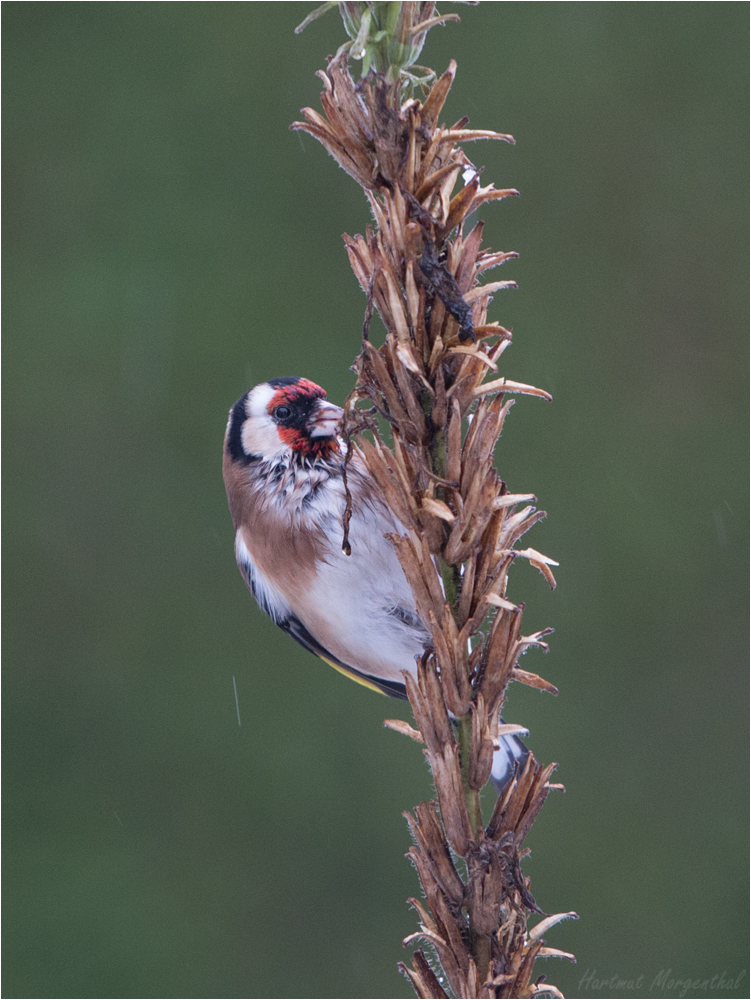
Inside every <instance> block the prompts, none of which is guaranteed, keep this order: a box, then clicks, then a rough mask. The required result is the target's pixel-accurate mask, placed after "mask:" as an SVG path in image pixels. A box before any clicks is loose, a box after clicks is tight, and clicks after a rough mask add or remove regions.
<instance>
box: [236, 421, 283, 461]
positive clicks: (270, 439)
mask: <svg viewBox="0 0 751 1000" xmlns="http://www.w3.org/2000/svg"><path fill="white" fill-rule="evenodd" d="M242 442H243V450H244V451H245V454H246V455H262V456H263V457H264V458H272V457H274V456H276V455H283V454H284V453H285V452H286V451H289V446H288V445H286V444H284V442H283V441H281V440H280V439H279V434H278V433H277V430H276V427H275V426H274V424H272V423H271V422H270V421H265V420H264V421H262V420H246V421H245V424H244V426H243V429H242Z"/></svg>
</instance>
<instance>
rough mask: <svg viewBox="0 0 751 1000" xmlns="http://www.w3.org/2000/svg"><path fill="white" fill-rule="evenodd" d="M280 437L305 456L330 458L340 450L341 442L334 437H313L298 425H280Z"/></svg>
mask: <svg viewBox="0 0 751 1000" xmlns="http://www.w3.org/2000/svg"><path fill="white" fill-rule="evenodd" d="M278 430H279V437H280V438H281V439H282V441H284V443H285V444H288V445H289V446H290V448H291V449H292V450H293V451H296V452H297V453H298V454H299V455H302V456H303V458H323V459H329V458H331V456H332V455H334V454H336V452H338V451H339V442H338V441H337V440H336V438H333V437H319V438H311V437H309V436H308V435H307V434H306V433H305V431H300V430H298V429H297V428H296V427H280V428H279V429H278Z"/></svg>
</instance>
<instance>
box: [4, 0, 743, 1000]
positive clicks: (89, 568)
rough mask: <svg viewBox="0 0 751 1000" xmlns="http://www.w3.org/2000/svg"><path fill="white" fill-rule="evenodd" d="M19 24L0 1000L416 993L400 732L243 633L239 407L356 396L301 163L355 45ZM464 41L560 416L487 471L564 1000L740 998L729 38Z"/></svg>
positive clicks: (739, 337)
mask: <svg viewBox="0 0 751 1000" xmlns="http://www.w3.org/2000/svg"><path fill="white" fill-rule="evenodd" d="M3 6H4V11H3V13H4V18H3V22H4V24H3V26H4V29H5V30H4V47H3V54H4V56H5V63H4V112H5V117H4V140H5V143H4V154H5V155H4V167H5V185H4V210H5V211H4V253H3V264H4V278H5V282H4V291H5V295H4V302H3V307H4V308H3V318H4V321H5V322H4V334H5V337H4V341H5V365H4V369H3V374H4V378H3V390H4V391H3V417H4V431H5V434H4V439H5V454H4V471H5V486H6V489H5V519H4V526H5V536H4V541H5V545H4V556H5V559H4V580H5V605H4V625H5V630H4V631H5V648H4V652H5V670H4V683H3V693H4V700H3V707H4V712H3V721H4V729H3V737H4V739H3V748H4V805H5V813H4V821H5V822H4V832H5V836H4V860H5V880H4V890H5V891H4V902H5V910H4V916H5V921H4V959H5V962H4V972H5V981H4V990H3V995H4V996H8V997H11V996H13V997H286V998H294V997H408V996H410V995H411V990H410V988H409V986H408V984H407V983H406V982H405V981H404V980H402V979H401V978H400V977H399V976H398V974H397V972H396V969H395V964H396V962H397V961H398V960H399V959H401V958H404V957H406V956H405V953H404V951H403V949H402V948H401V945H400V942H401V939H402V937H403V936H404V935H406V934H408V933H410V932H411V931H412V930H414V929H415V926H416V924H415V916H414V914H413V913H411V912H410V911H409V910H408V908H407V905H406V902H405V900H406V898H407V897H408V896H410V895H413V894H415V893H416V892H417V891H418V887H417V880H416V876H415V874H414V872H413V871H412V869H411V868H410V866H409V864H408V863H407V861H406V860H405V859H404V856H403V855H404V852H405V851H406V850H407V848H408V847H409V843H410V841H409V836H408V832H407V828H406V825H405V823H404V820H403V819H402V817H401V812H402V810H404V809H406V808H409V807H411V806H412V805H414V804H416V803H417V802H419V801H420V800H421V799H423V798H425V797H427V796H429V795H430V793H431V786H430V781H429V775H428V772H427V770H426V767H425V765H424V763H423V760H422V756H421V753H420V751H419V749H418V747H416V746H415V745H414V744H412V743H411V742H410V741H408V740H405V739H403V738H402V737H400V736H398V735H396V734H394V733H392V732H388V731H384V730H383V729H382V728H381V722H382V720H383V718H384V717H386V716H393V715H395V714H402V716H404V717H406V713H407V712H408V709H406V708H405V707H404V706H403V705H401V704H397V703H395V702H386V701H385V700H384V699H381V698H378V697H376V696H375V695H373V694H370V693H368V692H366V691H365V690H364V689H362V688H360V687H358V686H356V685H354V684H351V683H349V682H346V681H345V680H344V679H342V678H341V677H340V676H339V675H338V674H336V673H335V672H334V671H333V670H331V669H329V668H328V667H327V666H325V665H324V664H322V663H320V662H319V661H316V660H315V659H313V658H312V657H311V656H309V655H308V654H306V653H305V652H304V651H303V650H302V649H300V648H298V647H297V646H296V645H295V644H294V643H293V642H292V641H291V640H290V639H288V638H287V637H286V636H285V635H283V634H282V632H281V631H279V630H277V629H276V628H275V627H274V626H273V625H272V624H271V623H270V622H269V621H267V620H266V619H265V618H264V617H263V616H262V615H261V613H260V612H259V611H258V610H257V609H256V608H255V605H254V603H253V601H252V599H251V598H250V596H249V595H248V593H247V592H246V590H245V588H244V586H243V584H242V581H241V579H240V576H239V574H238V572H237V570H236V568H235V564H234V558H233V551H232V542H233V539H232V528H231V523H230V518H229V514H228V511H227V506H226V500H225V496H224V488H223V485H222V480H221V473H220V458H221V455H220V453H221V441H222V435H223V433H224V426H225V421H226V415H227V410H228V409H229V407H230V405H231V404H232V403H233V402H234V401H235V400H236V399H237V398H238V396H240V395H241V393H243V392H244V391H245V390H246V389H248V388H249V387H251V386H252V385H254V384H255V383H256V382H259V381H262V380H264V379H266V378H269V377H271V376H274V375H286V374H304V375H306V376H308V377H309V378H311V379H313V380H315V381H316V382H319V383H321V384H323V385H324V386H326V387H327V388H328V390H329V395H330V397H331V398H332V399H333V400H335V401H337V402H341V401H342V400H343V398H344V397H345V395H346V394H347V392H348V391H349V389H350V388H351V386H352V381H353V376H352V373H351V372H350V371H349V365H350V364H351V361H352V359H353V357H354V354H355V353H356V351H357V349H358V343H359V331H360V324H361V320H362V313H363V307H364V299H363V296H362V294H361V292H360V290H359V288H358V287H357V284H356V282H355V280H354V278H353V276H352V275H351V273H350V270H349V267H348V264H347V260H346V256H345V253H344V251H343V248H342V243H341V233H342V232H344V231H347V232H349V233H353V232H357V231H362V230H363V228H364V226H365V224H366V222H367V221H368V211H367V208H366V204H365V201H364V198H363V196H362V193H361V192H360V190H359V189H358V188H357V187H356V185H355V183H354V182H353V181H352V180H350V178H348V177H347V176H346V175H345V174H344V173H343V172H342V171H341V170H339V169H338V168H337V167H336V165H335V164H334V162H333V161H332V160H331V159H329V158H328V157H327V156H326V155H325V153H324V152H323V150H322V149H321V148H320V147H318V145H317V144H316V143H315V142H314V141H313V140H312V139H309V138H308V137H307V136H300V135H299V134H293V133H291V132H289V131H288V127H287V126H288V124H289V123H290V122H291V121H292V120H293V119H295V118H298V117H299V109H300V108H301V107H302V106H303V105H313V106H316V105H317V100H318V93H319V91H320V84H319V81H318V80H316V79H315V78H314V72H315V70H316V68H318V67H319V66H321V65H322V64H323V61H324V57H325V55H326V54H327V53H331V52H333V51H334V50H335V49H336V47H337V46H338V45H339V44H340V42H341V41H342V40H343V38H344V34H343V29H342V25H341V23H340V20H339V18H338V15H337V14H335V13H334V14H329V15H327V17H326V18H324V19H323V20H321V21H319V22H316V23H315V24H313V25H312V26H311V27H310V28H309V29H308V30H307V31H306V32H305V34H303V35H302V36H299V37H296V36H295V35H293V28H294V27H295V25H296V24H297V23H298V22H299V21H300V20H302V18H303V17H304V15H305V14H306V13H307V11H308V10H309V9H310V5H309V4H307V3H284V4H282V3H275V4H271V3H252V4H251V3H169V4H167V3H64V4H63V3H16V2H6V3H5V4H4V5H3ZM457 9H458V10H459V12H460V13H461V16H462V21H463V23H462V24H461V25H460V26H457V25H449V26H447V27H445V28H443V29H437V30H436V31H434V32H433V33H432V35H431V37H430V38H429V40H428V43H427V46H426V49H425V51H424V53H423V61H425V62H427V63H429V64H431V65H433V66H435V67H436V68H437V69H439V70H442V69H443V68H445V66H446V64H447V63H448V60H449V59H450V58H451V57H455V58H456V59H457V60H458V63H459V74H458V77H457V81H456V84H455V87H454V90H453V92H452V94H451V97H450V101H449V105H448V107H447V109H446V119H447V120H451V121H453V120H455V119H457V118H459V117H460V116H461V115H463V114H465V113H466V114H468V115H470V117H471V120H472V123H473V124H474V125H475V126H477V127H485V128H497V129H500V130H501V131H508V132H512V133H513V134H514V135H515V136H516V139H517V146H516V147H515V148H512V147H509V146H506V145H503V144H486V145H484V146H482V145H479V144H476V145H474V146H472V147H468V152H469V153H470V155H473V157H474V159H475V161H476V162H478V163H481V164H485V165H486V167H487V169H486V172H485V175H484V178H485V179H486V180H490V179H492V180H494V181H495V183H496V184H497V185H498V186H516V187H518V188H519V189H520V190H521V192H522V197H521V198H520V199H517V200H512V201H510V202H509V201H507V202H504V203H503V204H501V205H496V206H491V207H488V209H487V211H486V212H485V213H484V217H485V218H486V219H487V227H486V235H487V238H488V242H489V244H490V245H491V246H492V247H494V248H496V249H504V250H511V249H513V250H518V251H520V253H521V259H520V260H519V261H518V262H515V263H513V264H510V265H507V268H506V269H505V272H506V273H504V275H503V277H506V278H512V277H513V278H515V279H517V280H518V281H519V284H520V289H519V291H518V292H507V293H504V294H503V295H499V296H498V297H497V298H496V301H495V303H494V304H493V306H492V307H491V318H493V319H498V320H500V321H501V322H502V323H504V324H505V325H511V326H513V327H514V329H515V340H514V346H513V348H512V350H510V351H509V352H507V353H506V355H505V356H504V360H505V362H506V367H505V369H504V374H506V375H508V376H509V377H511V378H515V379H519V380H521V381H524V382H531V383H533V384H535V385H541V386H544V387H545V388H547V389H549V390H551V391H552V393H553V395H554V403H553V404H552V405H547V404H544V403H542V402H540V401H537V400H533V399H527V398H524V399H521V400H520V401H519V402H518V403H517V405H516V406H515V407H514V410H513V412H512V414H511V419H510V421H509V422H508V423H507V425H506V432H505V434H504V438H503V440H502V442H501V446H500V447H499V452H498V464H499V468H500V470H501V472H502V475H503V477H504V478H505V479H506V480H507V481H508V483H509V484H510V487H511V488H512V489H513V490H514V491H532V492H534V493H536V494H537V495H538V496H539V497H540V501H541V504H542V505H543V506H544V507H545V509H547V510H548V511H549V512H550V517H549V519H548V520H547V521H545V522H544V523H543V524H542V525H541V526H539V527H537V528H535V530H534V533H533V534H534V537H532V536H530V538H529V540H530V544H532V545H534V546H535V547H536V548H538V549H540V550H542V551H543V552H545V553H548V554H550V555H551V556H554V557H556V558H558V559H559V560H560V562H561V567H560V570H559V571H557V577H558V583H559V586H558V590H557V591H556V592H555V593H554V594H551V593H550V592H549V591H548V590H547V588H546V585H545V583H544V581H543V579H542V577H540V576H539V575H538V574H537V573H536V572H535V571H534V570H532V569H530V568H529V567H528V566H520V567H519V568H518V569H517V570H515V572H514V575H513V580H512V584H513V589H512V594H513V597H514V598H515V599H516V600H524V601H526V602H527V609H528V610H527V614H526V616H525V623H526V627H527V629H528V630H530V631H531V630H534V629H537V628H541V627H543V626H546V625H553V626H555V628H556V635H555V636H553V638H552V651H551V654H550V655H549V656H548V657H547V659H544V660H543V659H542V657H540V656H539V654H535V653H532V654H530V658H529V662H528V663H525V667H527V668H528V669H531V670H540V671H541V673H542V674H543V675H544V676H546V677H547V678H549V679H550V680H551V681H553V682H554V683H555V684H557V685H558V686H559V687H560V689H561V694H560V696H559V697H558V698H557V699H553V698H550V697H549V696H547V695H542V694H539V693H538V692H534V691H531V690H528V689H521V688H520V687H519V686H518V685H517V686H515V688H514V690H512V692H511V696H510V700H509V703H508V706H507V709H508V710H507V712H506V715H507V717H508V718H509V719H512V720H513V721H515V722H516V721H519V722H523V723H525V724H527V725H528V726H529V727H530V729H531V732H532V735H531V738H530V741H529V742H530V744H531V746H532V747H533V749H534V751H535V753H536V755H537V756H538V758H539V759H540V760H542V761H549V760H556V761H559V762H560V770H559V777H560V780H562V781H564V782H565V784H566V786H567V789H568V792H567V794H566V795H565V796H561V795H557V796H555V797H553V799H552V800H551V801H549V803H548V805H547V806H546V808H545V810H544V811H543V813H542V814H541V815H540V817H539V819H538V821H537V824H536V826H535V828H534V830H533V831H532V834H531V836H530V838H529V841H528V843H529V844H530V845H531V847H532V849H533V850H532V856H531V857H530V858H529V860H528V861H527V862H526V863H525V865H526V870H527V872H528V873H529V874H530V875H531V876H532V889H533V891H534V893H535V895H536V897H537V900H538V902H539V903H540V905H541V906H542V907H543V909H544V910H546V911H547V912H557V911H560V910H567V909H575V910H577V911H578V912H579V914H580V915H581V918H582V919H581V920H580V921H579V922H578V923H568V924H565V925H562V926H560V927H559V928H557V929H555V930H554V931H553V932H551V933H550V934H549V936H548V942H549V943H550V944H551V945H554V946H557V947H561V948H566V949H570V950H572V951H574V952H576V954H577V956H578V959H579V963H578V965H576V966H571V965H569V964H568V963H563V964H561V963H558V962H556V961H550V962H549V963H548V964H547V965H546V966H540V967H539V972H540V973H542V972H545V973H546V974H547V975H548V977H549V979H550V980H551V981H552V982H555V983H557V984H558V985H559V986H560V987H561V988H562V989H563V991H564V992H565V993H566V995H567V996H569V997H582V996H599V997H611V996H612V997H644V996H662V997H670V996H678V995H679V993H680V991H681V989H683V987H682V986H681V987H679V986H677V985H671V984H670V981H671V980H687V979H699V980H704V979H711V977H712V976H717V977H718V979H717V985H716V986H714V987H713V986H711V985H710V986H704V987H695V988H692V989H689V990H688V992H686V993H685V995H687V996H701V997H714V996H725V997H729V996H733V997H735V996H737V997H745V996H748V990H749V979H748V974H747V971H746V970H747V969H748V956H747V912H748V910H747V889H746V886H747V858H748V854H747V847H746V844H747V805H746V776H747V770H748V764H747V755H746V746H747V708H746V705H747V699H746V693H747V682H746V676H747V649H746V608H747V584H746V579H747V577H746V551H747V548H748V534H747V528H746V525H747V514H748V511H747V490H746V483H747V472H746V466H747V462H746V455H747V448H746V445H747V420H746V411H747V360H746V357H747V352H746V342H747V329H748V315H747V303H748V292H747V275H748V254H747V246H748V240H747V236H748V234H747V217H748V187H747V161H748V146H747V129H748V98H747V68H748V58H747V56H748V52H747V49H748V20H749V11H748V6H747V5H746V4H741V3H638V4H637V3H630V4H629V3H604V4H603V3H585V4H580V3H573V4H572V3H503V4H501V3H492V4H491V3H484V4H482V5H480V6H479V7H478V8H466V7H461V8H458V7H456V6H453V5H447V6H446V10H457ZM535 657H537V659H535ZM533 660H534V662H533ZM233 676H234V677H235V679H236V684H237V691H238V699H239V706H240V711H241V716H242V726H241V727H238V723H237V717H236V708H235V697H234V692H233ZM489 804H490V803H489V796H488V801H486V805H488V806H489ZM669 970H670V971H669ZM661 973H663V974H664V975H665V979H664V980H662V981H660V980H659V979H658V977H659V976H660V974H661ZM721 974H724V977H725V978H724V980H720V979H719V977H720V975H721ZM614 976H615V977H617V978H616V979H615V980H613V979H612V977H614ZM639 977H642V979H641V980H639ZM618 979H620V980H634V981H636V982H634V983H632V984H631V985H630V986H629V984H628V983H624V982H619V981H618ZM656 980H657V982H655V981H656ZM660 982H662V985H659V984H660ZM728 983H731V984H733V983H735V985H730V986H728ZM681 995H683V994H681Z"/></svg>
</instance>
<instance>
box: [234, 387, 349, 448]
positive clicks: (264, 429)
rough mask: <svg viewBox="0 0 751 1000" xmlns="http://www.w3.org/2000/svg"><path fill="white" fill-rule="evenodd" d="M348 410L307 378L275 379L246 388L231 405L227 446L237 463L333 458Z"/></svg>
mask: <svg viewBox="0 0 751 1000" xmlns="http://www.w3.org/2000/svg"><path fill="white" fill-rule="evenodd" d="M343 412H344V411H343V410H342V409H341V407H339V406H334V404H333V403H329V402H328V401H327V400H326V392H325V390H324V389H322V388H321V387H320V386H319V385H316V384H315V382H310V381H308V379H306V378H297V377H286V378H272V379H270V380H269V381H268V382H262V383H261V385H257V386H256V387H255V389H251V390H250V392H246V393H245V395H244V396H241V397H240V399H238V401H237V402H236V403H235V405H234V406H233V407H232V409H231V410H230V414H229V423H228V424H227V434H226V438H225V448H226V451H227V453H228V455H229V457H230V458H231V459H232V461H234V462H239V463H240V464H243V465H249V464H250V463H251V462H254V461H258V460H261V461H265V462H282V461H285V460H289V459H293V458H294V459H298V460H299V461H302V460H308V461H311V462H312V461H315V460H316V459H320V460H323V461H326V460H329V459H331V458H332V457H334V456H335V455H336V454H337V453H338V452H339V441H338V440H337V436H336V432H337V428H338V426H339V421H340V420H341V417H342V413H343Z"/></svg>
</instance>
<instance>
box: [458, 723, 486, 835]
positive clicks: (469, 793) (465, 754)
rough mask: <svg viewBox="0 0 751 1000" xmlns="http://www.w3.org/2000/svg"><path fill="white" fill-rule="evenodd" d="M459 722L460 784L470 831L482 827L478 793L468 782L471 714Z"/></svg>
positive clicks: (470, 749) (475, 830)
mask: <svg viewBox="0 0 751 1000" xmlns="http://www.w3.org/2000/svg"><path fill="white" fill-rule="evenodd" d="M457 721H458V724H459V759H460V761H461V767H462V786H463V787H464V799H465V801H466V803H467V812H468V813H469V822H470V823H471V825H472V833H473V834H477V831H478V830H480V829H482V808H481V806H480V793H479V791H478V790H477V789H476V788H471V787H470V784H469V759H470V754H471V752H472V716H471V715H470V714H469V713H468V714H467V715H463V716H462V717H461V719H459V720H457Z"/></svg>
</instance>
